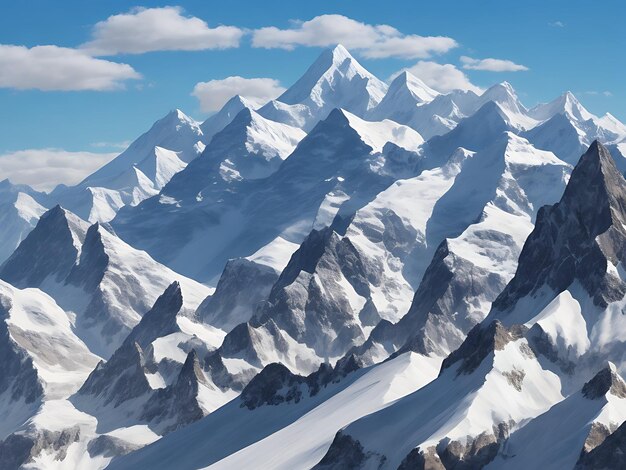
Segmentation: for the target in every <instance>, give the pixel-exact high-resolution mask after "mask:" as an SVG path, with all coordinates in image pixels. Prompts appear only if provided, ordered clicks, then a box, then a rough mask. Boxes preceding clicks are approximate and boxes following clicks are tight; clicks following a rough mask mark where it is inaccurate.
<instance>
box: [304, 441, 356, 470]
mask: <svg viewBox="0 0 626 470" xmlns="http://www.w3.org/2000/svg"><path fill="white" fill-rule="evenodd" d="M367 458H368V456H367V455H366V454H365V451H364V449H363V446H362V445H361V443H360V442H359V441H355V440H354V439H353V438H352V437H350V436H348V435H345V434H342V433H341V431H340V432H338V433H337V434H336V435H335V439H334V440H333V442H332V444H331V445H330V449H328V452H327V453H326V455H325V456H324V458H323V459H322V460H320V462H319V463H318V464H317V465H316V466H315V467H313V469H314V470H341V469H348V468H361V467H362V466H363V464H364V463H365V461H366V460H367Z"/></svg>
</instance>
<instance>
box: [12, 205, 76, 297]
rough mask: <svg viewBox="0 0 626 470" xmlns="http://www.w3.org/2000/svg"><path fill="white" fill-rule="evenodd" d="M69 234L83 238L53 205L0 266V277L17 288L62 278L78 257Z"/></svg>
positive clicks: (65, 215) (74, 226)
mask: <svg viewBox="0 0 626 470" xmlns="http://www.w3.org/2000/svg"><path fill="white" fill-rule="evenodd" d="M73 234H74V235H76V236H78V237H79V238H81V239H82V238H84V237H85V232H84V230H83V229H82V228H81V227H80V226H79V225H76V224H73V223H72V221H70V220H69V219H68V215H67V213H66V212H65V210H63V209H62V208H61V207H60V206H55V207H53V208H52V209H50V210H49V211H48V212H46V213H45V214H43V215H42V216H41V218H40V219H39V222H37V226H36V227H35V228H34V229H33V230H32V231H31V232H30V233H29V234H28V236H27V237H26V238H25V239H24V240H23V241H22V243H20V245H19V246H18V247H17V249H16V250H15V251H14V252H13V254H12V255H11V256H10V257H9V259H8V260H6V262H5V263H4V264H3V265H2V267H1V268H0V277H1V278H2V279H4V280H5V281H7V282H9V283H11V284H13V285H14V286H16V287H19V288H24V287H32V286H39V285H41V283H42V282H43V281H44V280H46V279H47V278H51V279H53V280H55V281H57V282H61V281H63V280H64V279H65V278H66V276H67V275H68V274H69V272H70V271H71V269H72V268H73V267H74V264H75V263H76V260H77V258H78V249H77V248H76V246H74V238H73ZM81 241H82V240H81Z"/></svg>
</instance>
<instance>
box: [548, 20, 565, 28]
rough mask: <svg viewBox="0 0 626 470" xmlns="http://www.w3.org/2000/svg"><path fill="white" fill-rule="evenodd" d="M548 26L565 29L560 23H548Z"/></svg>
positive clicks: (563, 24)
mask: <svg viewBox="0 0 626 470" xmlns="http://www.w3.org/2000/svg"><path fill="white" fill-rule="evenodd" d="M548 24H549V25H550V26H554V27H555V28H565V23H563V22H562V21H552V22H550V23H548Z"/></svg>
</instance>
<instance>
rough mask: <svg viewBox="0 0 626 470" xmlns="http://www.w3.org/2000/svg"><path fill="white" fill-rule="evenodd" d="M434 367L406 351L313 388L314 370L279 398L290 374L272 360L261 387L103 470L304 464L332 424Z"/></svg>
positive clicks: (408, 387) (328, 436) (390, 396)
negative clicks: (294, 392) (296, 393)
mask: <svg viewBox="0 0 626 470" xmlns="http://www.w3.org/2000/svg"><path fill="white" fill-rule="evenodd" d="M438 365H439V362H438V361H432V360H425V359H424V358H422V357H420V356H419V355H417V354H412V353H409V354H407V355H404V356H402V357H399V358H396V359H394V360H393V361H389V362H387V363H385V364H383V365H380V366H377V367H374V368H371V369H361V370H358V371H356V372H352V373H349V374H348V375H347V376H345V377H343V378H337V379H334V378H333V375H332V374H331V376H330V377H329V378H331V379H332V381H331V382H329V383H326V384H324V385H322V386H321V388H319V389H318V388H317V387H318V386H317V385H314V384H317V383H318V382H316V381H317V380H319V378H317V376H319V375H320V374H319V373H318V374H314V375H313V376H311V377H310V378H309V379H308V382H307V383H309V384H310V385H304V386H303V387H302V389H301V391H302V396H301V397H300V398H299V399H298V400H297V401H296V400H294V399H293V398H289V397H287V398H286V399H285V398H282V399H280V397H281V394H282V393H283V392H282V391H281V387H282V386H283V385H285V387H286V384H287V383H289V380H290V378H289V375H288V374H287V375H286V376H283V375H280V374H278V372H277V371H278V370H279V369H278V367H274V366H277V365H276V364H274V365H273V366H271V367H268V368H267V369H266V370H265V371H264V372H263V373H262V375H260V376H259V379H258V380H259V382H262V384H263V385H260V384H259V385H256V386H254V387H253V386H251V387H250V388H249V389H247V391H246V392H244V394H243V395H242V397H244V398H242V397H239V398H237V399H235V400H233V401H232V402H231V403H229V404H228V405H226V406H224V407H222V408H220V409H219V410H218V411H216V412H214V413H212V414H211V415H209V416H207V417H206V418H204V419H202V420H200V421H199V422H198V423H195V424H193V425H191V426H189V427H187V428H185V429H182V430H180V431H177V432H175V433H173V434H171V435H169V436H166V437H165V438H163V439H161V440H160V441H158V442H156V443H155V444H154V445H152V446H149V447H146V448H145V449H143V450H141V451H139V452H136V453H134V454H131V455H129V456H127V457H125V458H121V459H119V460H116V461H114V462H113V463H112V464H111V467H110V468H112V469H114V468H119V469H122V468H135V467H136V466H148V467H151V468H167V467H168V466H171V465H173V464H174V463H175V464H176V466H177V467H178V468H181V469H192V468H200V467H204V466H207V465H210V464H213V463H215V462H217V464H216V465H215V467H216V468H233V467H241V468H247V467H249V466H254V467H256V468H275V469H278V468H310V467H311V466H312V465H313V464H315V462H316V461H317V460H319V458H321V455H323V453H324V451H325V449H326V448H328V446H329V445H330V443H331V441H332V439H333V436H334V433H335V432H336V431H337V430H338V429H340V428H341V427H342V426H344V425H345V424H347V423H348V422H349V421H351V420H353V419H355V418H357V417H360V416H362V415H364V414H367V413H369V412H371V411H374V410H376V409H379V408H381V407H384V406H386V405H387V404H389V403H391V402H393V401H394V400H396V399H397V398H399V397H402V396H404V395H406V394H407V393H410V392H411V391H412V390H414V389H416V388H419V387H420V386H422V385H423V384H425V383H427V382H428V381H429V380H430V379H432V377H434V375H435V374H436V371H437V368H438ZM274 374H278V375H274ZM314 377H315V379H314ZM322 377H323V375H322ZM335 380H338V381H337V382H336V383H335ZM282 390H283V391H284V390H285V389H282ZM312 390H315V392H312ZM309 393H312V395H310V394H309ZM259 397H268V399H269V400H272V399H275V400H280V401H277V402H276V404H274V405H271V404H268V403H260V404H259V403H258V402H257V400H258V399H259ZM252 403H256V404H255V405H252ZM250 407H252V408H250ZM212 429H220V430H221V432H220V433H219V436H214V438H208V437H209V434H210V433H209V430H212ZM242 430H245V432H242ZM276 449H281V451H280V452H276ZM231 454H232V455H231ZM229 455H230V457H228V456H229ZM222 459H223V460H222Z"/></svg>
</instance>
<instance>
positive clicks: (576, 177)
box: [563, 140, 626, 215]
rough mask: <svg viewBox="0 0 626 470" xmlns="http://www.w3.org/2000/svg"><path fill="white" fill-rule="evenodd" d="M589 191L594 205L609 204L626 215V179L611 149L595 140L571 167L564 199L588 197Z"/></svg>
mask: <svg viewBox="0 0 626 470" xmlns="http://www.w3.org/2000/svg"><path fill="white" fill-rule="evenodd" d="M592 194H593V195H594V204H595V205H596V207H597V206H598V205H599V204H602V203H610V204H611V206H613V207H615V208H617V209H620V211H622V212H623V214H624V215H626V181H624V177H623V176H622V175H621V173H620V172H619V170H618V169H617V166H616V165H615V161H614V160H613V157H612V156H611V154H610V152H609V151H608V150H607V148H606V147H605V146H604V145H602V144H601V143H600V142H599V141H598V140H594V141H593V142H592V144H591V145H590V146H589V149H588V150H587V152H585V154H584V155H583V156H582V157H580V160H579V161H578V164H577V165H576V166H575V167H574V171H572V176H571V178H570V181H569V183H568V185H567V188H566V189H565V193H564V195H563V200H564V201H565V200H569V199H573V198H580V197H591V195H592ZM607 198H608V199H607ZM615 204H617V205H618V207H616V206H615Z"/></svg>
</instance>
